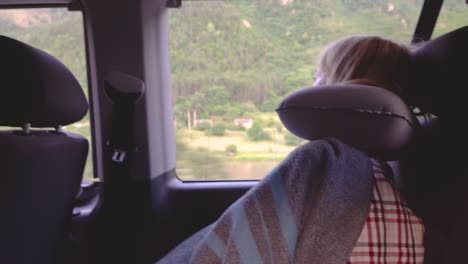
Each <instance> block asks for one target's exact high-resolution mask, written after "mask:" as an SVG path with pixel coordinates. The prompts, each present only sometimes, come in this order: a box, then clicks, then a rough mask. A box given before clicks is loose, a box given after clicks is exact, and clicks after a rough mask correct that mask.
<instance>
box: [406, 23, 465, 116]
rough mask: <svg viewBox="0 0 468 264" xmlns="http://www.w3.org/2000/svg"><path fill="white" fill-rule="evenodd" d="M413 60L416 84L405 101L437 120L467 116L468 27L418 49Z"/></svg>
mask: <svg viewBox="0 0 468 264" xmlns="http://www.w3.org/2000/svg"><path fill="white" fill-rule="evenodd" d="M412 57H413V69H414V70H413V82H414V83H413V85H412V86H411V87H409V88H408V89H406V90H405V94H404V95H403V97H404V98H405V100H406V101H407V102H409V103H410V104H411V105H414V106H418V107H419V108H421V109H422V110H424V111H427V112H431V113H433V114H435V115H437V116H444V115H446V116H450V115H454V114H455V115H457V114H459V113H460V112H461V113H462V114H463V115H466V113H467V112H468V109H466V107H465V104H466V103H465V102H464V101H465V96H464V94H465V93H466V89H467V88H468V79H467V71H466V68H467V66H466V65H467V63H468V27H463V28H460V29H457V30H454V31H452V32H449V33H447V34H445V35H442V36H440V37H438V38H435V39H432V40H430V41H427V42H425V43H423V44H421V45H420V46H417V47H416V48H415V49H414V50H413V51H412Z"/></svg>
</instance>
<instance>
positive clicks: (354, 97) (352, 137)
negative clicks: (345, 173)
mask: <svg viewBox="0 0 468 264" xmlns="http://www.w3.org/2000/svg"><path fill="white" fill-rule="evenodd" d="M276 111H277V113H278V115H279V117H280V119H281V121H282V122H283V124H284V126H285V127H286V128H287V129H288V130H289V131H291V133H293V134H295V135H296V136H298V137H300V138H304V139H307V140H316V139H321V138H325V137H334V138H336V139H338V140H340V141H342V142H343V143H346V144H348V145H350V146H353V147H355V148H357V149H359V150H361V151H363V152H365V153H367V154H369V155H371V156H373V157H377V158H382V159H386V160H394V159H398V158H399V155H400V154H401V153H402V152H403V151H404V150H405V149H406V147H408V146H409V144H410V143H411V142H412V139H413V137H414V136H415V133H416V128H417V127H419V123H418V121H417V119H416V117H415V116H414V114H413V113H412V111H411V109H409V107H408V106H407V105H406V104H405V103H404V102H403V101H402V100H401V98H400V97H398V96H397V95H395V94H393V93H392V92H389V91H387V90H385V89H382V88H379V87H373V86H366V85H335V86H318V87H312V88H305V89H301V90H298V91H295V92H293V93H291V94H289V95H288V96H286V98H284V99H283V101H282V102H281V103H280V105H279V107H278V108H277V110H276Z"/></svg>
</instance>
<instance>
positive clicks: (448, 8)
mask: <svg viewBox="0 0 468 264" xmlns="http://www.w3.org/2000/svg"><path fill="white" fill-rule="evenodd" d="M464 26H468V4H466V3H465V1H458V0H445V1H444V3H443V4H442V8H441V10H440V14H439V17H438V18H437V23H436V25H435V28H434V34H433V35H432V38H436V37H438V36H440V35H443V34H445V33H448V32H450V31H452V30H455V29H457V28H461V27H464Z"/></svg>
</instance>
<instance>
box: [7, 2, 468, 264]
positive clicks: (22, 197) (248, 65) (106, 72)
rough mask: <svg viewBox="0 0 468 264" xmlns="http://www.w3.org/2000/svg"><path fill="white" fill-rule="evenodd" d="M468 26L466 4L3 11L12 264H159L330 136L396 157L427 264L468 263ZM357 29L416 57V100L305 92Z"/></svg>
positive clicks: (146, 5)
mask: <svg viewBox="0 0 468 264" xmlns="http://www.w3.org/2000/svg"><path fill="white" fill-rule="evenodd" d="M467 26H468V1H463V0H354V1H350V0H215V1H213V0H183V1H182V0H112V1H110V0H100V1H93V0H0V80H1V82H0V87H1V89H2V95H1V96H0V168H1V171H2V173H0V177H1V179H2V182H3V183H4V184H3V186H4V190H2V191H0V209H1V210H2V217H0V233H1V234H3V235H2V236H0V263H12V264H23V263H24V264H25V263H36V264H37V263H44V264H54V263H71V264H75V263H76V264H78V263H79V264H85V263H156V262H157V261H158V260H160V259H162V258H163V257H164V256H166V254H168V253H169V252H170V251H171V250H172V249H174V248H175V247H176V246H177V245H179V244H180V243H182V242H183V241H186V239H188V238H190V237H191V236H192V235H194V234H197V232H198V231H199V230H202V229H203V228H204V227H206V226H208V225H210V224H211V223H213V222H214V221H216V219H218V218H219V217H220V216H221V215H222V213H223V212H224V211H225V210H226V209H227V208H229V206H230V205H231V204H233V203H234V202H235V201H236V200H238V199H239V198H240V197H242V196H243V195H244V194H245V193H246V192H247V191H248V190H249V189H251V188H252V187H254V186H256V185H257V184H258V183H259V181H261V180H262V178H263V177H264V176H265V175H267V174H268V173H269V172H270V171H271V170H272V169H273V168H275V167H276V166H277V165H278V164H280V162H281V161H282V160H284V159H285V158H286V157H287V156H288V155H289V153H291V152H292V151H294V150H295V149H296V148H298V147H299V146H302V145H304V144H305V143H307V142H308V141H313V140H316V139H317V140H318V139H322V138H326V137H334V138H337V139H338V140H340V141H342V142H343V143H345V144H349V145H351V146H353V147H355V148H357V149H359V150H361V151H363V152H364V153H366V154H368V155H370V156H377V157H383V158H384V159H385V160H388V161H391V165H392V168H393V169H394V173H395V174H396V175H399V179H401V186H402V190H403V193H404V194H405V196H406V197H407V200H408V204H409V206H410V207H411V208H412V209H413V210H414V211H415V212H416V214H418V216H420V217H421V218H422V219H423V221H424V222H425V225H426V228H427V229H426V235H427V236H428V237H432V238H434V240H437V241H439V242H440V243H441V245H445V246H444V247H440V246H434V248H440V250H434V251H432V252H429V253H426V255H425V262H424V263H426V262H427V263H444V264H448V263H466V262H468V255H467V253H466V252H467V251H466V249H465V245H466V243H467V240H468V239H467V237H468V236H467V234H468V228H466V221H468V206H467V205H468V203H467V202H466V201H468V193H467V192H466V190H465V186H466V183H467V178H466V177H463V176H465V175H466V174H467V171H466V168H465V166H464V165H465V163H466V162H465V156H464V154H462V152H460V150H463V149H464V147H468V142H467V141H466V140H465V137H466V136H465V135H466V133H465V132H468V131H466V128H464V125H463V119H464V118H465V111H466V109H465V107H464V106H465V105H466V102H465V97H464V96H463V95H464V94H465V92H464V91H463V90H464V88H465V87H466V70H465V69H466V67H465V66H464V64H465V63H466V61H467V60H468V49H467V48H468V27H467ZM351 34H377V35H381V36H384V37H388V38H392V39H395V40H397V41H399V42H401V43H403V44H405V45H408V46H411V51H412V56H413V57H412V59H413V60H414V61H413V62H412V66H414V67H413V68H412V69H411V71H410V72H409V75H410V77H409V79H410V80H409V82H410V83H411V85H410V87H412V89H410V90H408V91H405V93H404V94H403V96H402V98H399V97H397V96H393V95H391V94H390V93H380V92H376V93H374V92H372V90H369V91H368V90H367V89H365V88H362V87H361V88H359V87H357V88H356V87H354V88H353V89H347V88H348V87H335V88H337V89H336V90H334V91H333V92H324V93H322V94H318V93H317V92H315V91H314V92H311V93H309V92H308V90H303V89H307V87H310V86H312V83H313V82H314V74H315V72H316V70H317V66H316V62H317V59H318V56H319V54H320V52H321V50H322V49H323V47H325V45H326V44H327V43H329V42H331V41H333V40H336V39H338V38H340V37H344V36H347V35H351ZM304 91H305V92H304ZM309 106H312V109H309V108H308V107H309ZM298 107H299V108H300V107H303V108H305V109H306V111H302V110H301V109H299V110H298ZM336 108H343V109H344V108H345V109H352V110H353V111H354V110H356V109H358V110H359V111H360V112H365V113H370V114H372V113H375V112H379V113H380V112H383V113H388V112H390V113H392V114H388V115H385V116H382V115H380V116H379V117H378V118H376V117H375V116H367V117H366V118H361V117H359V118H357V117H355V116H353V115H351V114H349V113H342V112H339V111H338V112H336V111H335V110H336ZM317 109H319V110H320V111H317ZM324 109H325V110H327V109H328V110H330V109H331V111H330V112H327V111H324ZM362 109H364V110H362ZM361 110H362V111H361ZM458 153H461V154H458ZM192 238H193V236H192Z"/></svg>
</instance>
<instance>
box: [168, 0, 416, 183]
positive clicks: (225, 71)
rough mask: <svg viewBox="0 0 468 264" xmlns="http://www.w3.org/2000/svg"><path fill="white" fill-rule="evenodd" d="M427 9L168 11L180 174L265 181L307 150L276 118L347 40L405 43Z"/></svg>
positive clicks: (222, 7)
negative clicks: (330, 51)
mask: <svg viewBox="0 0 468 264" xmlns="http://www.w3.org/2000/svg"><path fill="white" fill-rule="evenodd" d="M422 3H423V0H412V1H407V0H390V1H389V0H385V1H383V0H378V1H376V0H359V1H356V0H352V1H351V0H337V1H311V0H309V1H295V0H276V1H264V0H263V1H261V0H232V1H186V2H183V5H182V7H181V8H178V9H171V10H170V11H169V12H170V13H169V37H170V48H171V71H172V86H173V87H172V91H173V105H174V126H175V128H176V150H177V168H176V170H177V175H178V176H179V178H180V179H182V180H185V181H192V180H196V181H199V180H249V179H259V178H262V177H263V176H265V175H266V174H267V172H269V171H270V170H271V169H272V168H273V167H275V166H276V165H277V164H278V162H279V161H281V160H282V159H284V158H285V157H286V156H287V155H288V154H289V153H290V152H291V151H292V150H293V149H295V148H296V147H297V146H299V145H300V144H303V143H304V140H301V139H299V138H297V137H295V136H293V135H292V134H290V133H289V132H288V131H287V130H286V129H285V128H284V127H283V126H282V124H281V122H280V121H279V119H278V118H277V115H276V113H275V107H276V106H277V104H278V103H279V101H280V100H281V99H282V98H283V97H284V96H285V95H286V94H288V93H289V92H291V91H294V90H297V89H300V88H303V87H307V86H311V85H312V84H313V82H314V80H313V78H314V74H315V71H316V61H317V59H318V58H317V57H318V55H319V53H320V51H321V50H322V48H323V47H324V46H325V45H326V44H327V43H329V42H331V41H333V40H336V39H337V38H340V37H344V36H347V35H350V34H378V35H383V36H387V37H389V38H392V39H395V40H398V41H401V42H403V43H406V44H409V43H410V41H411V37H412V34H413V32H414V29H415V26H416V22H417V19H418V16H419V14H420V11H421V6H422Z"/></svg>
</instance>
